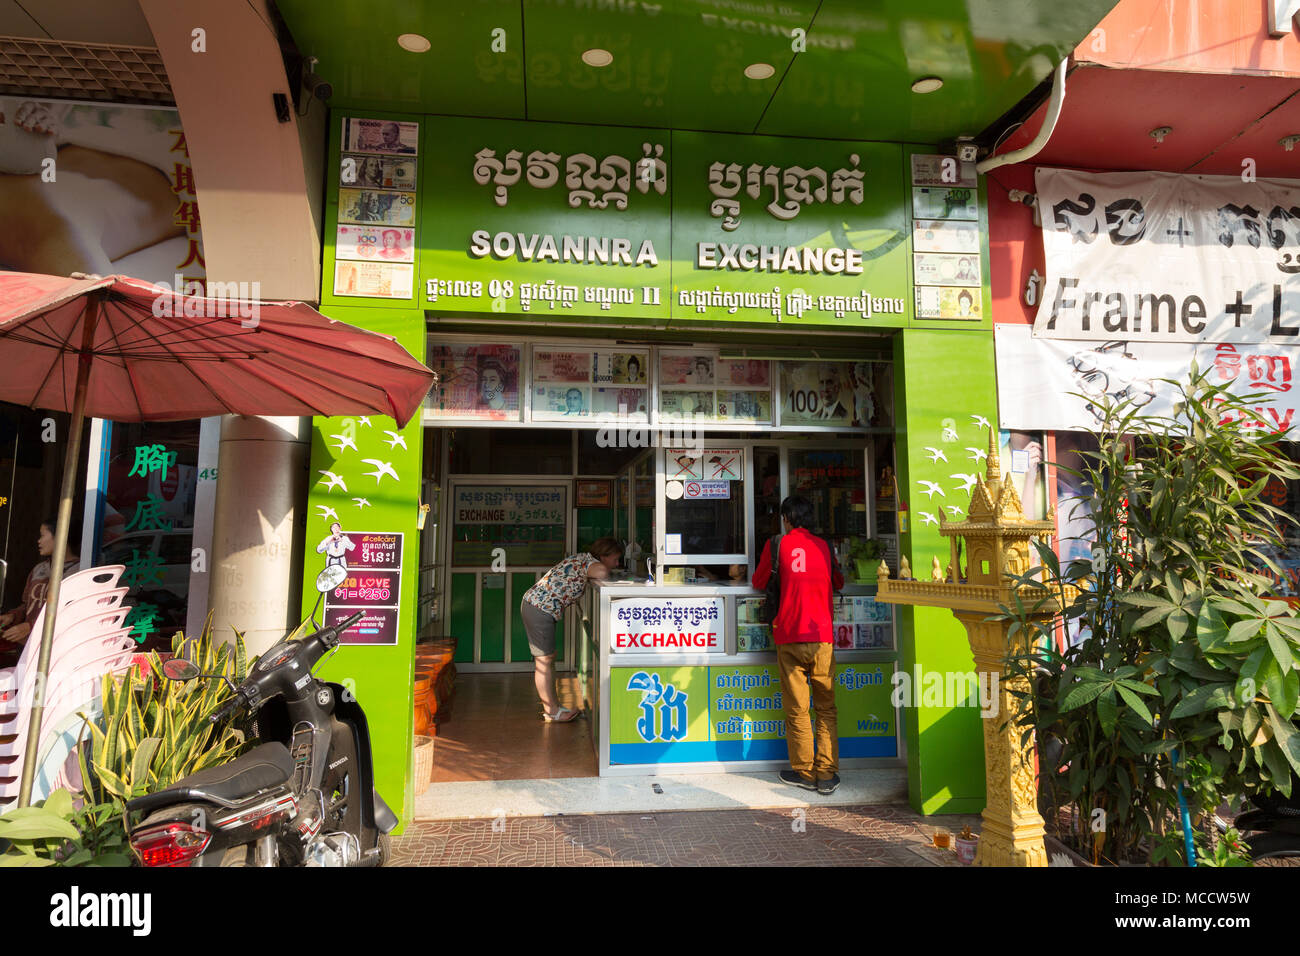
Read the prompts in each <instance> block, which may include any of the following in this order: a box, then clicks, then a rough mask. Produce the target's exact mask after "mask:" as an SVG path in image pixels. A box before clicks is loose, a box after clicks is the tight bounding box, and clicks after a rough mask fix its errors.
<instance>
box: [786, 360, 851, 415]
mask: <svg viewBox="0 0 1300 956" xmlns="http://www.w3.org/2000/svg"><path fill="white" fill-rule="evenodd" d="M852 378H853V376H852V373H851V370H850V368H849V364H848V363H847V362H782V363H781V423H782V424H783V425H851V424H852V423H853V420H854V419H853V406H854V401H853V392H854V387H853V385H854V383H853V381H852Z"/></svg>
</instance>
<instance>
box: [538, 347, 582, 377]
mask: <svg viewBox="0 0 1300 956" xmlns="http://www.w3.org/2000/svg"><path fill="white" fill-rule="evenodd" d="M591 366H592V359H591V352H557V351H554V350H551V349H534V350H533V381H534V382H590V381H591Z"/></svg>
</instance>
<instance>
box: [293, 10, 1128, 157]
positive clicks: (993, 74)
mask: <svg viewBox="0 0 1300 956" xmlns="http://www.w3.org/2000/svg"><path fill="white" fill-rule="evenodd" d="M1113 5H1114V0H1074V2H1073V3H1070V4H1061V3H1057V2H1054V0H779V2H778V0H770V2H769V0H662V2H659V3H652V2H648V0H460V2H457V3H449V2H434V0H390V2H385V3H383V4H374V3H362V2H360V0H278V6H279V9H280V12H281V13H282V14H283V16H284V18H285V20H286V22H287V23H288V25H289V28H290V31H291V32H292V34H293V36H294V39H295V41H296V42H297V44H298V46H299V48H300V50H301V51H302V52H303V53H304V54H306V55H309V56H315V57H317V58H318V59H319V60H320V62H319V64H318V66H317V68H316V69H317V72H318V73H320V74H321V75H322V76H323V77H325V78H326V79H327V80H329V81H330V82H331V83H333V84H334V87H335V96H334V99H333V100H332V101H331V103H330V105H331V106H333V107H342V108H349V109H375V110H390V111H394V112H414V113H431V114H446V115H457V116H479V117H490V118H498V119H529V120H540V121H548V122H562V123H581V124H595V125H611V126H631V127H640V128H658V129H668V128H671V129H688V130H706V131H718V132H736V133H763V134H769V135H777V136H801V137H817V138H830V139H847V140H857V141H869V140H874V141H891V142H918V143H926V142H936V141H938V140H941V139H945V138H949V137H952V136H956V135H961V134H968V135H974V134H977V133H979V132H981V131H982V130H983V129H984V128H985V127H987V126H988V125H989V124H990V123H992V122H993V121H995V120H996V119H997V118H998V117H1000V116H1001V115H1002V114H1003V113H1005V112H1006V111H1007V110H1008V109H1010V108H1011V107H1012V106H1014V105H1015V104H1016V103H1017V102H1018V101H1019V100H1020V99H1021V98H1022V97H1024V96H1025V94H1027V93H1028V92H1029V91H1030V90H1032V89H1033V88H1034V86H1035V85H1036V84H1037V83H1038V82H1039V81H1041V80H1042V79H1043V78H1045V77H1046V76H1047V75H1048V74H1049V73H1050V72H1051V70H1052V68H1053V67H1054V66H1055V65H1056V63H1057V62H1059V61H1060V59H1062V58H1063V57H1064V56H1066V55H1067V54H1068V53H1069V52H1070V50H1072V49H1073V48H1074V46H1075V45H1076V44H1077V43H1078V42H1079V41H1080V40H1082V39H1083V38H1084V37H1086V36H1087V35H1088V32H1089V31H1090V30H1091V29H1092V27H1093V26H1095V25H1096V23H1097V22H1098V21H1099V20H1101V18H1102V17H1103V16H1104V15H1105V14H1106V13H1107V11H1108V10H1109V9H1110V8H1111V7H1112V6H1113ZM796 30H803V31H805V32H806V35H805V36H803V37H802V38H796V37H795V36H794V31H796ZM494 31H495V32H494ZM408 32H409V33H420V34H422V35H424V36H426V37H427V38H428V39H429V40H430V41H431V43H432V44H433V47H432V49H431V50H430V51H429V52H427V53H418V54H417V53H408V52H406V51H404V50H402V49H401V48H400V47H398V45H397V36H398V35H399V34H401V33H408ZM800 40H802V43H801V42H800ZM494 43H495V46H496V49H494ZM502 46H504V49H501V47H502ZM593 48H600V49H605V50H608V51H609V52H610V53H612V54H613V62H612V63H610V64H609V65H608V66H605V67H599V68H597V67H591V66H588V65H587V64H585V63H584V62H583V61H582V53H583V52H584V51H586V50H589V49H593ZM759 63H765V64H769V65H770V66H772V67H773V69H774V73H773V75H772V76H771V77H769V78H766V79H757V80H756V79H750V78H749V77H747V76H746V75H745V73H744V70H745V68H746V67H747V66H750V65H751V64H759ZM927 75H935V76H939V77H940V78H942V79H943V81H944V85H943V88H942V89H940V90H939V91H937V92H934V93H929V94H916V93H913V92H912V91H911V84H912V82H913V81H914V80H916V79H918V78H919V77H922V76H927Z"/></svg>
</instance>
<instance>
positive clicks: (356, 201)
mask: <svg viewBox="0 0 1300 956" xmlns="http://www.w3.org/2000/svg"><path fill="white" fill-rule="evenodd" d="M339 222H357V223H382V224H384V225H386V226H413V225H415V193H402V192H382V191H380V190H377V189H340V190H339Z"/></svg>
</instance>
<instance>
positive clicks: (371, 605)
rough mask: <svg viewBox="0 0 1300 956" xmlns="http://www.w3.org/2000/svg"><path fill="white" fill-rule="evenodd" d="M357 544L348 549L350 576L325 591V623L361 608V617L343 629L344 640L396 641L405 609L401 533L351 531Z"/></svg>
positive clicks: (380, 642) (367, 642) (360, 641)
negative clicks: (333, 587)
mask: <svg viewBox="0 0 1300 956" xmlns="http://www.w3.org/2000/svg"><path fill="white" fill-rule="evenodd" d="M348 538H350V539H351V541H352V542H353V543H354V544H355V545H356V547H355V548H354V549H352V550H350V551H348V552H347V571H348V576H347V577H346V578H344V579H343V583H342V584H340V585H339V586H338V587H337V588H335V589H334V590H332V591H330V592H328V593H327V594H326V595H325V626H326V627H332V626H333V625H335V624H338V623H339V622H340V621H343V620H346V619H347V618H349V617H351V616H352V615H353V614H355V613H356V612H357V611H361V612H362V615H361V620H359V621H357V623H356V624H354V625H352V627H350V628H348V630H347V631H345V632H344V633H343V636H342V638H341V642H342V643H344V644H387V645H391V644H396V643H397V625H398V621H400V620H401V611H402V601H401V595H402V587H401V584H402V535H401V534H400V533H393V532H387V531H384V532H361V533H351V532H350V533H349V534H348Z"/></svg>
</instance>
